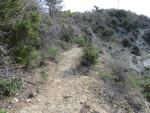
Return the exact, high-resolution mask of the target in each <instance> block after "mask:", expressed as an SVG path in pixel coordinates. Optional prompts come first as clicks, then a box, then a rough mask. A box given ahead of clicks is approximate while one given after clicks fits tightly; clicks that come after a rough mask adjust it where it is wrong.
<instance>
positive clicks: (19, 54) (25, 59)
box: [13, 46, 33, 65]
mask: <svg viewBox="0 0 150 113" xmlns="http://www.w3.org/2000/svg"><path fill="white" fill-rule="evenodd" d="M32 51H33V48H32V47H31V46H21V47H19V48H16V49H15V50H14V53H13V54H14V55H15V56H16V62H17V63H22V64H25V65H27V64H29V62H30V55H31V53H32Z"/></svg>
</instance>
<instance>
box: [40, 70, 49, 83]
mask: <svg viewBox="0 0 150 113" xmlns="http://www.w3.org/2000/svg"><path fill="white" fill-rule="evenodd" d="M41 78H42V80H44V81H46V80H48V74H47V73H46V72H45V71H42V72H41Z"/></svg>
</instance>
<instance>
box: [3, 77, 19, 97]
mask: <svg viewBox="0 0 150 113" xmlns="http://www.w3.org/2000/svg"><path fill="white" fill-rule="evenodd" d="M21 87H22V81H21V80H20V79H12V80H0V96H1V97H0V98H3V97H7V96H11V95H13V94H15V93H16V92H17V91H18V90H19V89H21Z"/></svg>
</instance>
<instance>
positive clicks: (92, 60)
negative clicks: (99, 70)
mask: <svg viewBox="0 0 150 113" xmlns="http://www.w3.org/2000/svg"><path fill="white" fill-rule="evenodd" d="M81 63H82V65H84V66H93V65H96V64H97V63H98V50H97V48H96V47H95V46H94V45H92V44H89V45H88V46H87V47H85V49H84V54H83V56H82V62H81Z"/></svg>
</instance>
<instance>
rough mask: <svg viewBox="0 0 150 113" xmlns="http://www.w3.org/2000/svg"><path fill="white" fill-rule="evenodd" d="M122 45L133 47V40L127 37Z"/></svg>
mask: <svg viewBox="0 0 150 113" xmlns="http://www.w3.org/2000/svg"><path fill="white" fill-rule="evenodd" d="M122 45H123V46H124V47H131V46H132V43H131V40H129V39H127V38H125V39H123V41H122Z"/></svg>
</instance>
